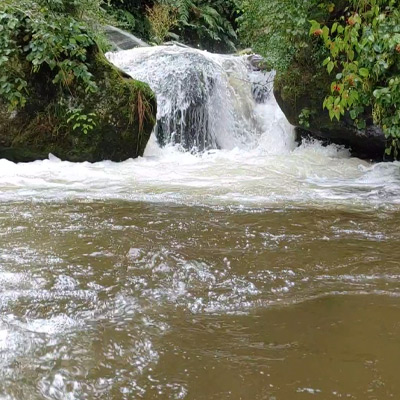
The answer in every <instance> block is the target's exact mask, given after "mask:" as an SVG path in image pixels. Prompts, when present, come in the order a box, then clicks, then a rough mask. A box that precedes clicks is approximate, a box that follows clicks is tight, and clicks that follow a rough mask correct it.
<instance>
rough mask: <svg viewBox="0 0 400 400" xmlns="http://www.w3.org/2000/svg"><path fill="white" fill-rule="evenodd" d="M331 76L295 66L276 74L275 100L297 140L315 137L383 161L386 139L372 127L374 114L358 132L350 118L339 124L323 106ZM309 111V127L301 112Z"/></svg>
mask: <svg viewBox="0 0 400 400" xmlns="http://www.w3.org/2000/svg"><path fill="white" fill-rule="evenodd" d="M330 83H331V77H329V76H328V75H327V74H326V73H325V72H324V71H316V70H313V68H312V67H310V68H309V67H307V68H306V67H303V66H301V65H296V64H293V65H292V66H291V68H290V70H288V71H287V72H286V73H283V74H277V76H276V78H275V84H274V94H275V98H276V101H277V102H278V104H279V106H280V107H281V109H282V111H283V112H284V114H285V116H286V118H287V119H288V121H289V122H290V123H291V124H292V125H294V126H295V127H297V132H298V138H299V139H300V140H301V139H302V138H304V137H314V138H317V139H320V140H323V141H324V142H325V143H336V144H339V145H344V146H346V147H348V148H350V150H351V152H352V154H353V155H354V156H356V157H360V158H364V159H373V160H382V158H383V157H384V154H385V147H386V138H385V135H384V133H383V131H382V129H380V128H379V127H377V126H376V125H374V124H373V122H372V115H368V114H367V115H365V119H366V121H367V126H366V128H365V129H363V130H360V129H358V128H357V127H356V126H355V124H354V122H353V120H352V119H351V118H350V116H349V115H345V116H344V118H342V119H341V120H340V121H336V120H333V121H332V120H331V119H330V118H329V113H328V111H327V110H323V108H322V103H323V99H324V98H325V96H326V94H327V93H329V90H330ZM304 109H307V110H309V126H308V127H304V126H303V125H302V124H301V123H300V118H299V116H300V114H301V112H302V111H303V110H304Z"/></svg>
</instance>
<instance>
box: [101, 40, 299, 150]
mask: <svg viewBox="0 0 400 400" xmlns="http://www.w3.org/2000/svg"><path fill="white" fill-rule="evenodd" d="M107 56H108V59H109V60H110V61H111V62H112V63H114V64H115V65H116V66H118V67H119V68H121V69H123V70H124V71H125V72H127V73H128V74H130V75H131V76H132V77H133V78H135V79H138V80H141V81H144V82H146V83H148V84H149V85H150V86H151V88H152V89H153V90H154V92H155V93H156V95H157V99H158V115H157V120H158V123H157V126H156V129H155V133H156V136H157V139H158V141H159V143H160V144H161V145H165V144H170V143H172V144H179V145H181V146H182V147H183V148H184V149H187V150H193V149H195V150H205V149H217V148H221V149H233V148H236V147H238V148H241V149H246V150H249V149H252V148H255V147H257V146H258V145H259V141H260V139H261V138H262V137H263V135H265V134H267V133H268V132H272V131H273V135H274V140H273V141H274V143H275V145H276V144H277V140H278V142H279V145H278V148H279V150H282V149H291V148H292V147H293V134H292V132H291V128H290V126H289V124H288V123H287V121H286V120H285V118H284V116H283V114H282V113H281V112H280V110H279V108H278V106H277V104H276V102H275V99H274V97H273V95H272V85H273V78H274V73H273V72H269V73H263V72H261V71H259V70H257V68H256V67H255V66H253V65H252V63H251V61H250V58H249V57H248V56H230V55H219V54H211V53H208V52H205V51H200V50H197V49H192V48H187V47H181V46H176V45H174V46H158V47H147V48H135V49H131V50H126V51H119V52H116V53H109V54H108V55H107ZM271 124H272V125H273V127H274V129H271V128H272V127H271ZM271 139H272V138H271ZM263 140H265V137H263ZM275 150H277V149H275ZM272 151H274V150H272Z"/></svg>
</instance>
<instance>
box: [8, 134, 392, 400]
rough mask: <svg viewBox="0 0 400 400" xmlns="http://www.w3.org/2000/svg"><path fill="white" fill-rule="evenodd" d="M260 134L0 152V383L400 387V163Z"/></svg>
mask: <svg viewBox="0 0 400 400" xmlns="http://www.w3.org/2000/svg"><path fill="white" fill-rule="evenodd" d="M271 140H272V139H271ZM271 140H269V139H268V140H265V146H264V148H262V146H261V148H258V149H257V150H256V151H242V150H238V149H233V150H230V151H222V150H221V151H214V152H209V153H205V154H202V155H192V154H189V153H182V152H181V151H179V149H176V148H166V149H164V150H161V149H158V148H156V147H153V153H152V152H151V151H150V152H148V153H147V154H146V157H144V158H142V159H139V160H129V161H127V162H124V163H120V164H114V163H111V162H102V163H98V164H88V163H83V164H71V163H66V162H61V161H60V160H58V159H56V158H54V157H50V159H49V160H45V161H40V162H35V163H30V164H12V163H10V162H8V161H5V160H0V399H1V400H42V399H46V400H47V399H49V400H94V399H99V400H100V399H101V400H103V399H104V400H128V399H129V400H130V399H146V400H153V399H162V400H163V399H171V400H177V399H185V400H239V399H242V400H314V399H316V400H318V399H319V400H331V399H332V400H336V399H352V400H353V399H358V400H367V399H371V400H386V399H400V379H399V371H400V368H399V365H400V246H399V242H400V229H399V219H400V200H399V199H400V164H399V163H392V164H390V163H387V164H375V165H371V164H368V163H366V162H364V161H360V160H357V159H354V158H353V159H352V158H349V156H348V153H347V152H346V151H343V150H342V149H339V148H335V147H332V146H331V147H322V146H321V145H319V144H318V143H308V144H305V145H303V146H302V147H300V148H297V149H293V147H291V146H286V144H285V143H286V139H285V140H284V141H283V142H282V143H283V145H284V146H281V147H280V150H279V151H276V152H275V153H274V152H272V153H271V151H270V149H271V143H272V142H271ZM285 146H286V147H285ZM278 147H279V146H278ZM282 148H283V149H284V150H282ZM285 149H286V150H285ZM150 150H151V148H150Z"/></svg>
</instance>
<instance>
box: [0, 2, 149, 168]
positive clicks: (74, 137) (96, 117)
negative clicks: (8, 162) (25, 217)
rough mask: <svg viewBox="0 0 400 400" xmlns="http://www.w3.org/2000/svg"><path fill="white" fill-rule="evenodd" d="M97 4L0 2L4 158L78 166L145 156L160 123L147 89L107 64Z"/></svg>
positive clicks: (0, 114) (0, 123)
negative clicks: (54, 157)
mask: <svg viewBox="0 0 400 400" xmlns="http://www.w3.org/2000/svg"><path fill="white" fill-rule="evenodd" d="M104 18H105V14H104V11H103V10H102V9H101V7H100V1H99V2H96V1H93V0H83V1H82V0H18V1H17V0H6V1H5V2H3V3H2V4H1V5H0V144H1V145H0V157H1V156H6V157H7V158H11V159H13V160H15V161H28V160H33V159H36V158H45V157H47V155H48V154H49V153H50V152H51V153H53V154H55V155H57V156H59V157H61V158H64V159H68V160H73V161H83V160H88V161H98V160H101V159H105V158H107V159H112V160H116V161H119V160H123V159H126V158H129V157H137V156H138V155H141V154H143V151H144V148H145V145H146V143H147V140H148V139H149V136H150V133H151V130H152V128H153V126H154V122H155V120H154V119H155V111H156V106H155V98H154V95H153V93H152V92H151V91H150V89H149V87H148V86H147V85H145V84H142V83H141V82H136V81H134V80H133V79H130V77H128V76H126V75H124V74H123V73H122V72H121V71H119V70H117V69H116V68H115V67H113V66H112V65H111V64H109V63H108V61H107V60H106V59H105V57H104V55H103V54H102V50H101V45H99V43H103V42H104V38H103V37H102V34H101V29H100V26H101V23H103V21H104Z"/></svg>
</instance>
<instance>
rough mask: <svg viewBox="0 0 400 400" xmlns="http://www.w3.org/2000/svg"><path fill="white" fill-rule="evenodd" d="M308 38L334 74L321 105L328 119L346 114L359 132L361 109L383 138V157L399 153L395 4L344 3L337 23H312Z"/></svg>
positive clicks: (399, 6)
mask: <svg viewBox="0 0 400 400" xmlns="http://www.w3.org/2000/svg"><path fill="white" fill-rule="evenodd" d="M310 33H311V35H313V36H317V37H321V38H322V39H321V40H322V41H323V43H324V44H325V46H326V47H327V49H329V52H330V55H329V56H328V57H327V58H326V59H325V60H324V62H323V64H324V65H325V66H326V68H327V70H328V72H329V73H333V72H334V73H335V74H336V79H335V80H334V81H333V82H332V85H331V93H330V94H329V95H328V96H327V97H326V99H325V101H324V107H326V108H327V109H328V110H329V113H330V116H331V118H332V119H333V118H336V119H337V120H339V119H340V118H341V117H342V116H343V115H344V114H345V112H349V114H350V116H351V118H352V119H353V120H355V122H356V123H357V125H358V126H359V128H361V129H363V128H364V127H365V124H366V122H365V119H364V118H363V116H364V114H365V111H366V110H370V113H371V112H372V117H373V120H374V123H375V124H376V125H378V126H380V127H381V128H382V129H383V131H384V133H385V135H386V137H387V138H388V144H389V146H388V149H387V151H386V153H387V154H388V155H393V156H394V157H395V158H397V157H398V155H399V150H400V1H398V0H363V1H361V2H360V1H355V0H351V1H349V6H348V8H346V9H345V12H344V14H343V15H341V16H340V18H338V20H337V21H333V22H332V23H331V24H329V25H326V24H321V23H320V22H319V21H313V23H312V27H311V30H310Z"/></svg>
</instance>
